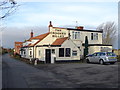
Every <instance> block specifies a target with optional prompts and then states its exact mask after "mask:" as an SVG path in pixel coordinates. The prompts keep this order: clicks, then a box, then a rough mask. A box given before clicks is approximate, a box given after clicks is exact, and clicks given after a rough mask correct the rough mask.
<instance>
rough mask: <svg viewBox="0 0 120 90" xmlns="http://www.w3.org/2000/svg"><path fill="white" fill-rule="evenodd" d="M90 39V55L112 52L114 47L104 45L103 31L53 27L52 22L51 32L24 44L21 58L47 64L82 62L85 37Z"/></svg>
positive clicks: (32, 38)
mask: <svg viewBox="0 0 120 90" xmlns="http://www.w3.org/2000/svg"><path fill="white" fill-rule="evenodd" d="M86 36H87V38H88V43H89V49H88V50H89V54H92V53H94V52H100V51H112V45H103V44H102V31H95V30H85V29H84V28H83V27H81V26H80V27H77V29H73V28H60V27H53V26H52V23H51V21H50V25H49V32H48V33H45V34H42V35H39V36H36V37H33V32H31V38H30V39H29V40H27V41H25V42H23V47H22V48H21V56H22V57H24V58H28V59H30V58H37V59H39V60H40V61H44V62H46V63H54V61H62V60H80V59H81V58H82V56H83V55H84V44H85V37H86Z"/></svg>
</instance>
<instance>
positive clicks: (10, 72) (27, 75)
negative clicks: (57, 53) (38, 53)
mask: <svg viewBox="0 0 120 90" xmlns="http://www.w3.org/2000/svg"><path fill="white" fill-rule="evenodd" d="M2 60H3V64H2V70H3V71H2V76H3V77H2V88H118V63H116V64H115V65H99V64H86V63H82V64H80V63H69V64H39V65H37V66H32V65H28V64H25V62H22V61H19V60H15V59H13V58H10V56H9V55H8V54H6V55H3V59H2Z"/></svg>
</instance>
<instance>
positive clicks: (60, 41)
mask: <svg viewBox="0 0 120 90" xmlns="http://www.w3.org/2000/svg"><path fill="white" fill-rule="evenodd" d="M67 39H68V37H64V38H58V39H56V40H55V41H54V42H53V43H52V45H62V44H63V42H64V41H65V40H67Z"/></svg>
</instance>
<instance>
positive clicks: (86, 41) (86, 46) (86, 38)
mask: <svg viewBox="0 0 120 90" xmlns="http://www.w3.org/2000/svg"><path fill="white" fill-rule="evenodd" d="M86 55H88V37H87V36H86V37H85V48H84V57H86Z"/></svg>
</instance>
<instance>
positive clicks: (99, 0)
mask: <svg viewBox="0 0 120 90" xmlns="http://www.w3.org/2000/svg"><path fill="white" fill-rule="evenodd" d="M17 1H18V2H118V1H119V0H57V1H56V0H17Z"/></svg>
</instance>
